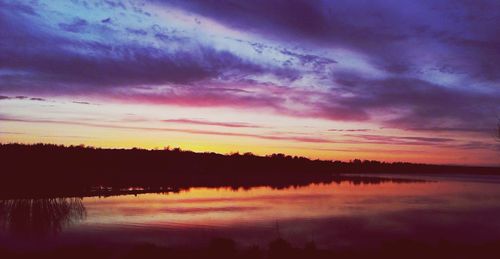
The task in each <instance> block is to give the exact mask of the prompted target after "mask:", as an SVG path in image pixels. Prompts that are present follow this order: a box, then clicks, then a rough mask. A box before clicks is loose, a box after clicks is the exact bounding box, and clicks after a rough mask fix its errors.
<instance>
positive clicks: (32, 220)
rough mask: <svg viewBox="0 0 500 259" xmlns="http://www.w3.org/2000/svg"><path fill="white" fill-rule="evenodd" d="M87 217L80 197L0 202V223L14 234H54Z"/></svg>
mask: <svg viewBox="0 0 500 259" xmlns="http://www.w3.org/2000/svg"><path fill="white" fill-rule="evenodd" d="M86 215H87V212H86V209H85V206H84V205H83V202H82V199H81V198H44V199H11V200H0V223H1V225H2V226H3V228H4V229H6V230H7V231H8V232H10V233H13V234H20V235H46V234H56V233H59V232H60V231H62V230H63V228H64V227H67V226H69V225H71V224H73V223H76V222H78V221H81V220H83V219H85V217H86Z"/></svg>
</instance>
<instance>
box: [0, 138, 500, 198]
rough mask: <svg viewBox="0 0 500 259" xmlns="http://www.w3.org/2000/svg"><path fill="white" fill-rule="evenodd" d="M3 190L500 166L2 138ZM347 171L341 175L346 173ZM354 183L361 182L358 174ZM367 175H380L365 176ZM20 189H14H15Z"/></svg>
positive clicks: (277, 184) (175, 185)
mask: <svg viewBox="0 0 500 259" xmlns="http://www.w3.org/2000/svg"><path fill="white" fill-rule="evenodd" d="M0 162H1V169H2V170H1V171H2V175H1V176H2V179H1V181H0V196H4V197H5V196H23V195H30V194H33V195H36V196H40V195H41V194H46V195H48V196H53V195H59V194H65V195H80V194H82V193H84V194H85V193H89V192H90V191H92V190H94V191H95V190H96V187H98V188H97V191H99V190H101V191H102V190H104V191H105V190H118V189H120V188H126V187H147V188H148V190H151V191H175V190H178V189H182V188H189V187H198V186H204V187H223V186H226V187H233V188H250V187H254V186H272V187H274V188H285V187H289V186H303V185H307V184H310V183H321V182H325V183H329V182H332V181H341V180H349V179H350V180H352V181H356V178H349V179H348V178H346V176H341V175H340V174H356V173H363V174H380V173H383V174H391V173H398V174H415V173H418V174H428V173H453V174H457V173H474V174H498V173H499V172H500V169H499V168H493V167H461V166H444V165H426V164H412V163H385V162H379V161H361V160H358V159H356V160H353V161H351V162H341V161H325V160H311V159H308V158H305V157H297V156H287V155H284V154H272V155H269V156H256V155H253V154H251V153H244V154H239V153H235V154H229V155H222V154H217V153H196V152H192V151H184V150H181V149H179V148H174V149H170V148H166V149H163V150H145V149H137V148H133V149H104V148H94V147H85V146H61V145H52V144H33V145H25V144H0ZM343 177H344V178H343ZM357 180H358V183H359V181H360V180H359V179H357ZM362 181H364V182H367V183H370V182H376V181H380V179H378V178H376V177H373V178H370V177H365V178H363V180H362ZM17 194H18V195H17Z"/></svg>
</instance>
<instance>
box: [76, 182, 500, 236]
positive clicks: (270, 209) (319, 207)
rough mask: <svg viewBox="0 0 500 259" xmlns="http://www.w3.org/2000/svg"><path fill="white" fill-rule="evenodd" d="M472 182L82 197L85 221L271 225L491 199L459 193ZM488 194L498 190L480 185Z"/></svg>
mask: <svg viewBox="0 0 500 259" xmlns="http://www.w3.org/2000/svg"><path fill="white" fill-rule="evenodd" d="M476 188H478V187H477V186H475V185H473V184H472V185H471V184H465V183H463V184H462V183H448V182H424V183H407V184H400V183H382V184H377V185H374V184H373V185H370V184H361V185H354V184H352V183H347V182H342V183H340V184H319V185H318V184H313V185H310V186H307V187H302V188H287V189H282V190H278V189H271V188H269V187H258V188H252V189H250V190H242V189H239V190H236V191H235V190H232V189H230V188H218V189H212V188H191V189H189V190H184V191H181V192H180V193H169V194H168V195H164V194H141V195H137V196H134V195H125V196H115V197H106V198H97V197H93V198H85V199H84V203H85V206H86V208H87V210H88V214H89V217H88V219H87V221H86V224H99V225H101V224H103V225H107V224H111V225H112V224H140V225H142V226H144V227H146V226H155V227H161V226H162V225H166V226H168V227H169V228H196V227H202V226H212V227H222V226H225V227H230V226H236V225H242V224H247V225H248V224H250V225H251V224H256V223H257V224H265V223H268V224H269V225H272V224H274V223H275V222H276V221H281V220H283V221H285V220H292V219H321V218H328V217H339V216H368V215H377V214H383V213H389V212H397V211H404V210H408V209H433V208H439V207H441V206H446V207H448V208H463V207H480V206H483V205H484V206H487V205H494V204H490V203H492V202H496V200H482V201H480V202H479V203H478V200H473V199H470V198H469V197H467V196H466V195H464V193H468V192H474V191H476ZM481 188H482V189H481V191H482V192H484V193H485V194H487V195H491V194H495V193H500V192H499V191H497V190H496V189H495V186H494V185H485V186H483V187H481Z"/></svg>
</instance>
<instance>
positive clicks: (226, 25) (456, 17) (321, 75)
mask: <svg viewBox="0 0 500 259" xmlns="http://www.w3.org/2000/svg"><path fill="white" fill-rule="evenodd" d="M498 10H500V2H499V1H497V0H491V1H489V0H474V1H472V0H470V1H469V0H454V1H451V0H449V1H447V0H437V1H436V0H422V1H414V0H397V1H396V0H394V1H390V0H385V1H382V0H370V1H362V0H359V1H349V0H342V1H333V0H332V1H320V0H317V1H306V0H303V1H300V0H289V1H284V0H252V1H244V0H241V1H240V0H218V1H210V0H191V1H180V0H179V1H175V0H165V1H160V0H153V1H139V0H137V1H135V0H129V1H114V0H97V1H91V0H83V1H80V0H71V1H70V0H67V1H58V0H32V1H27V0H26V1H8V0H0V142H1V143H12V142H20V143H38V142H43V143H56V144H65V145H78V144H84V145H89V146H96V147H127V148H129V147H142V148H160V149H161V148H164V147H166V146H170V147H181V148H182V149H187V150H193V151H200V152H205V151H209V152H218V153H231V152H253V153H255V154H258V155H267V154H272V153H285V154H290V155H299V156H306V157H309V158H314V159H315V158H319V159H329V160H330V159H331V160H343V161H349V160H351V159H354V158H359V159H370V160H372V159H373V160H382V161H409V162H418V163H437V164H466V165H500V142H499V141H498V140H497V139H495V134H496V131H497V123H498V122H499V120H500V26H498V24H500V12H499V11H498Z"/></svg>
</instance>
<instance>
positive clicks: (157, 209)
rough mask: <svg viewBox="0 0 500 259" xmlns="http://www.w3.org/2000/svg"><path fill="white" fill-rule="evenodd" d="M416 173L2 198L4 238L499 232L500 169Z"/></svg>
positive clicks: (327, 238)
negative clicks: (492, 173) (283, 184)
mask: <svg viewBox="0 0 500 259" xmlns="http://www.w3.org/2000/svg"><path fill="white" fill-rule="evenodd" d="M391 177H393V178H394V177H395V176H391ZM398 177H400V178H401V179H405V178H408V176H406V177H405V176H398ZM410 178H413V179H417V180H418V181H412V180H399V181H398V180H381V181H372V182H367V181H361V182H360V181H347V180H345V181H339V182H331V183H314V184H310V185H306V186H297V187H293V186H290V187H287V188H279V189H278V188H272V187H266V186H262V187H254V188H247V189H242V188H239V189H236V188H224V187H220V188H201V187H197V188H186V189H181V190H178V191H172V192H164V193H141V192H139V193H137V192H136V193H135V194H125V195H117V196H94V197H83V198H81V197H71V198H43V199H8V200H1V202H0V206H1V207H0V223H1V229H0V246H1V247H4V248H8V249H12V250H23V251H26V250H40V249H42V250H43V249H49V248H53V247H61V246H69V245H75V244H79V245H81V244H89V245H92V244H99V245H101V246H103V245H105V246H119V245H123V244H134V243H152V244H156V245H161V246H182V247H190V246H198V245H203V244H205V243H207V242H208V240H210V239H212V238H215V237H225V238H230V239H233V240H234V241H236V243H237V244H238V245H241V246H250V245H257V246H266V245H267V244H268V243H269V242H270V241H272V240H274V239H276V238H283V239H286V240H287V241H289V242H290V243H292V244H293V245H296V246H302V245H304V244H306V243H307V242H311V241H313V242H314V243H315V244H316V245H317V246H318V247H320V248H325V249H337V250H343V249H352V248H358V249H359V248H367V249H369V248H374V247H378V246H380V245H382V244H384V243H385V242H388V241H394V240H401V239H408V240H416V241H421V242H425V243H439V242H444V241H446V242H453V243H463V244H476V243H477V244H480V243H484V242H491V241H498V240H500V220H499V219H500V181H499V180H500V178H498V177H474V176H447V177H442V176H440V177H430V176H411V177H410ZM129 191H134V190H133V189H130V190H129Z"/></svg>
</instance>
